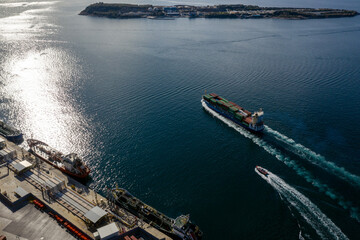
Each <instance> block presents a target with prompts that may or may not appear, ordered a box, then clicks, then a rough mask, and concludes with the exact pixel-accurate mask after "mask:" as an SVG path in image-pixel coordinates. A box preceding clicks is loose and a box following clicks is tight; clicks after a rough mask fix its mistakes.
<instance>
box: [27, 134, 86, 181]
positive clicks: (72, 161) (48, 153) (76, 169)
mask: <svg viewBox="0 0 360 240" xmlns="http://www.w3.org/2000/svg"><path fill="white" fill-rule="evenodd" d="M27 142H28V145H29V147H30V150H29V151H30V152H31V153H32V154H34V155H35V156H36V157H38V158H39V159H41V160H43V161H45V162H47V163H49V164H50V165H52V166H53V167H55V168H57V169H59V170H60V171H61V172H63V173H65V174H67V175H69V176H71V177H74V178H78V179H85V178H87V177H88V176H89V174H90V169H89V167H87V166H86V165H85V164H84V163H83V162H82V160H80V159H79V158H78V157H77V155H76V154H74V153H72V154H69V155H66V156H65V155H63V154H62V153H61V152H59V151H57V150H55V149H53V148H51V147H49V146H48V145H47V144H46V143H43V142H41V141H38V140H35V139H28V140H27Z"/></svg>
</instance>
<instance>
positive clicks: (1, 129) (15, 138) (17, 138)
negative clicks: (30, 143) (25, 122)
mask: <svg viewBox="0 0 360 240" xmlns="http://www.w3.org/2000/svg"><path fill="white" fill-rule="evenodd" d="M0 135H1V136H3V137H5V138H6V139H7V140H9V141H11V142H14V143H21V142H22V141H24V139H23V134H22V133H21V132H20V131H19V130H17V129H15V128H13V127H11V126H9V125H7V124H6V123H4V122H3V121H1V120H0Z"/></svg>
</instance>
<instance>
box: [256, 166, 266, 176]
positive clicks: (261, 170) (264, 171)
mask: <svg viewBox="0 0 360 240" xmlns="http://www.w3.org/2000/svg"><path fill="white" fill-rule="evenodd" d="M255 169H256V171H258V172H259V173H261V174H262V175H264V176H265V177H267V176H268V175H269V173H268V171H266V170H265V168H262V167H260V166H256V167H255Z"/></svg>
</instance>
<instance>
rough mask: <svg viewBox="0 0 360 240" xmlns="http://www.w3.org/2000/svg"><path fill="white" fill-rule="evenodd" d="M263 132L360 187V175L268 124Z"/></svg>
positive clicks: (295, 152)
mask: <svg viewBox="0 0 360 240" xmlns="http://www.w3.org/2000/svg"><path fill="white" fill-rule="evenodd" d="M265 132H266V133H267V134H269V135H271V136H272V137H274V138H275V139H277V140H278V141H280V142H282V143H284V144H286V146H287V147H288V148H290V151H291V152H292V153H294V154H296V155H298V156H299V157H301V158H302V159H305V160H307V161H309V162H310V163H312V164H315V165H317V166H319V167H321V168H322V169H325V170H326V171H328V172H330V173H332V174H334V175H335V176H337V177H339V178H341V179H343V180H345V181H346V182H348V183H350V184H352V185H353V186H357V187H360V177H359V176H357V175H354V174H352V173H350V172H348V171H347V170H346V169H344V168H343V167H339V166H337V165H336V164H335V163H333V162H329V161H327V160H326V159H325V157H323V156H321V155H320V154H317V153H315V152H314V151H312V150H311V149H309V148H307V147H305V146H303V145H302V144H300V143H297V142H295V141H294V140H293V139H291V138H289V137H287V136H285V135H283V134H281V133H279V132H278V131H276V130H273V129H271V128H270V127H269V126H265Z"/></svg>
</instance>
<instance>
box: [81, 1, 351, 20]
mask: <svg viewBox="0 0 360 240" xmlns="http://www.w3.org/2000/svg"><path fill="white" fill-rule="evenodd" d="M357 14H358V12H357V11H354V10H343V9H329V8H321V9H315V8H286V7H259V6H254V5H243V4H226V5H213V6H191V5H175V6H153V5H150V4H148V5H137V4H124V3H103V2H99V3H94V4H91V5H89V6H88V7H86V9H84V10H83V11H81V12H80V14H79V15H87V16H97V17H107V18H150V19H173V18H185V17H188V18H241V19H246V18H279V19H319V18H339V17H353V16H356V15H357Z"/></svg>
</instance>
